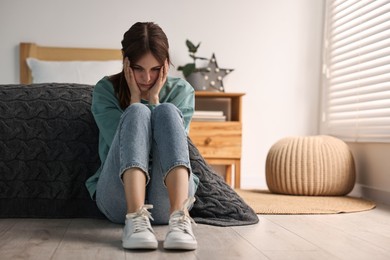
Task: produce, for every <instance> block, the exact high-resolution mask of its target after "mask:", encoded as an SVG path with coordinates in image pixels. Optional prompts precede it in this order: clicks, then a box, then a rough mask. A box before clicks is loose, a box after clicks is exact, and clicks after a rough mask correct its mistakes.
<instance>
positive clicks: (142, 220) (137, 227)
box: [126, 205, 154, 233]
mask: <svg viewBox="0 0 390 260" xmlns="http://www.w3.org/2000/svg"><path fill="white" fill-rule="evenodd" d="M152 208H153V205H143V206H141V207H140V208H139V209H138V210H137V211H136V212H134V213H129V214H127V215H126V218H131V219H132V220H133V225H134V233H137V232H142V231H144V230H146V229H149V224H150V222H149V219H151V220H154V219H153V217H152V214H151V213H150V212H149V211H148V209H152Z"/></svg>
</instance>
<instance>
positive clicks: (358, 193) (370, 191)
mask: <svg viewBox="0 0 390 260" xmlns="http://www.w3.org/2000/svg"><path fill="white" fill-rule="evenodd" d="M349 195H351V196H355V197H361V198H366V199H369V200H372V201H374V202H377V203H383V204H386V205H390V191H386V190H381V189H377V188H374V187H370V186H367V185H363V184H358V183H357V184H355V187H354V188H353V190H352V191H351V193H350V194H349Z"/></svg>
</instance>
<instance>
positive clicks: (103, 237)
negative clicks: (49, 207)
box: [52, 219, 125, 260]
mask: <svg viewBox="0 0 390 260" xmlns="http://www.w3.org/2000/svg"><path fill="white" fill-rule="evenodd" d="M121 234H122V226H121V225H116V224H113V223H111V222H109V221H108V220H100V219H74V220H72V222H71V223H70V225H69V227H68V229H67V231H66V233H65V234H64V237H63V240H62V241H61V244H60V245H59V246H58V248H57V250H56V251H55V254H54V256H53V258H52V259H78V260H84V259H95V260H99V259H125V252H124V250H123V249H122V247H121V243H120V239H121Z"/></svg>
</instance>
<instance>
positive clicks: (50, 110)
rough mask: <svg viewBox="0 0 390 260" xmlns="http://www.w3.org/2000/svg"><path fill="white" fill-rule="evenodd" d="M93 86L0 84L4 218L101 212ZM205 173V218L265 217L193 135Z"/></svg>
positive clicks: (198, 215) (194, 159) (199, 217)
mask: <svg viewBox="0 0 390 260" xmlns="http://www.w3.org/2000/svg"><path fill="white" fill-rule="evenodd" d="M92 90H93V86H89V85H78V84H59V83H52V84H33V85H0V217H3V218H9V217H34V218H64V217H65V218H66V217H98V218H103V215H102V214H101V213H100V212H99V210H98V209H97V207H96V205H95V203H94V201H92V200H91V199H90V197H89V194H88V192H87V190H86V188H85V185H84V183H85V180H86V179H87V178H88V177H89V176H91V175H92V174H93V173H94V172H95V171H96V169H97V168H98V167H99V165H100V160H99V157H98V129H97V127H96V124H95V122H94V119H93V117H92V114H91V111H90V107H91V97H92ZM188 144H189V150H190V158H191V166H192V168H193V172H194V174H196V175H197V176H198V177H199V179H200V185H199V188H198V190H197V192H196V195H195V196H196V199H197V200H196V202H195V204H194V206H193V208H192V210H191V212H190V214H191V216H192V217H193V218H194V219H195V221H196V222H197V223H203V224H210V225H217V226H233V225H248V224H254V223H257V222H258V217H257V215H256V214H255V212H254V211H253V210H252V209H251V208H250V207H249V206H248V205H247V204H246V203H245V202H244V201H243V200H242V199H241V198H240V197H239V196H238V195H237V193H236V192H235V191H234V190H233V189H232V188H231V187H230V186H228V185H227V184H226V183H225V182H224V180H223V179H222V178H221V177H220V176H219V175H217V174H216V173H214V172H213V170H212V168H211V167H210V166H209V165H208V164H207V163H206V162H205V160H204V159H203V157H202V156H201V155H200V153H199V151H198V149H197V148H196V147H195V146H194V145H193V143H192V142H191V140H190V139H189V140H188Z"/></svg>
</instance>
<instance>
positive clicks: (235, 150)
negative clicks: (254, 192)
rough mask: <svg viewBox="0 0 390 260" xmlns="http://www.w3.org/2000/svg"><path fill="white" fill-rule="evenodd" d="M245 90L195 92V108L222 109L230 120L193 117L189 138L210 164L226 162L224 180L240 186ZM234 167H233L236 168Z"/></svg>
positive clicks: (237, 186) (224, 163)
mask: <svg viewBox="0 0 390 260" xmlns="http://www.w3.org/2000/svg"><path fill="white" fill-rule="evenodd" d="M243 95H245V94H244V93H225V92H206V91H196V92H195V110H210V111H211V110H212V111H214V110H217V111H220V110H222V111H223V112H224V114H225V115H226V117H227V121H223V122H212V121H211V122H210V121H192V122H191V125H190V138H191V140H192V141H193V142H194V144H195V145H196V147H197V148H198V149H199V151H200V153H201V154H202V156H203V157H204V158H205V159H206V161H207V162H208V163H209V164H214V165H226V175H225V181H226V183H228V184H229V185H232V181H233V179H232V173H234V187H235V188H240V176H241V172H240V169H241V142H242V141H241V140H242V116H241V111H242V96H243ZM233 169H234V171H233Z"/></svg>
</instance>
